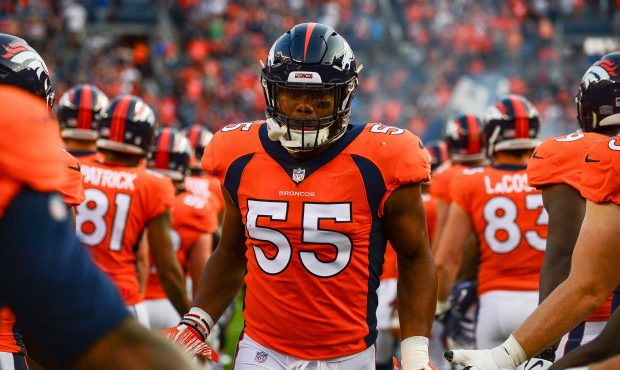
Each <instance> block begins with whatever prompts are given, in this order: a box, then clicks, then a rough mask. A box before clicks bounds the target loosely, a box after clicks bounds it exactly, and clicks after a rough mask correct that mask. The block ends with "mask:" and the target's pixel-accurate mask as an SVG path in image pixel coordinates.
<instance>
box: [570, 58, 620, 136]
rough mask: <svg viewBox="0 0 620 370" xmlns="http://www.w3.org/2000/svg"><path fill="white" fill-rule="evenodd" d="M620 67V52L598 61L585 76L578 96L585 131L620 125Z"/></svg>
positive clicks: (578, 107) (579, 114)
mask: <svg viewBox="0 0 620 370" xmlns="http://www.w3.org/2000/svg"><path fill="white" fill-rule="evenodd" d="M619 66H620V52H617V53H611V54H607V55H605V56H603V57H602V58H601V59H599V60H598V61H596V62H595V63H594V64H593V65H592V66H591V67H590V68H588V70H587V71H586V73H585V74H584V75H583V78H582V79H581V83H580V84H579V92H578V93H577V96H576V97H575V102H576V104H577V118H578V120H579V125H580V126H581V129H582V130H583V131H586V132H588V131H596V132H601V131H606V130H609V129H610V128H609V126H618V125H620V68H619ZM615 129H616V128H612V130H615Z"/></svg>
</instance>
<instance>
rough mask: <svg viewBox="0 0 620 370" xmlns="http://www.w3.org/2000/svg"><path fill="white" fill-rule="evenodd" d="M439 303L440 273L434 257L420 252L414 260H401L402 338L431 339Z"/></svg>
mask: <svg viewBox="0 0 620 370" xmlns="http://www.w3.org/2000/svg"><path fill="white" fill-rule="evenodd" d="M436 299H437V273H436V271H435V263H434V261H433V257H432V254H431V252H430V250H429V249H427V248H420V251H419V252H418V254H416V255H415V256H413V257H410V256H404V257H401V256H399V258H398V315H399V319H400V330H401V333H402V338H403V339H405V338H408V337H412V336H424V337H428V336H429V335H430V331H431V326H432V324H433V318H434V316H435V304H436Z"/></svg>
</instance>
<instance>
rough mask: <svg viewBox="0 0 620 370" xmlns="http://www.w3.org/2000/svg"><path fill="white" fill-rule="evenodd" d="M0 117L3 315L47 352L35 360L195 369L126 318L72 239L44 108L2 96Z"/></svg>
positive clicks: (12, 357)
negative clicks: (10, 316) (11, 315)
mask: <svg viewBox="0 0 620 370" xmlns="http://www.w3.org/2000/svg"><path fill="white" fill-rule="evenodd" d="M0 111H1V112H2V114H1V115H0V130H1V131H2V133H3V134H2V135H0V240H2V243H1V247H0V265H1V266H0V305H2V306H6V307H10V308H11V309H12V311H13V312H14V313H15V316H17V320H18V323H19V324H20V325H21V328H22V329H23V330H24V331H25V332H27V333H28V334H29V339H30V340H31V341H30V342H28V343H29V344H32V343H35V342H36V343H35V344H36V345H37V347H40V348H41V349H42V350H43V351H41V353H40V354H41V355H42V356H41V357H38V358H37V359H38V360H39V361H41V362H42V363H43V365H45V366H46V367H47V368H50V369H52V368H53V369H80V370H81V369H84V370H86V369H88V370H93V369H118V370H133V369H136V368H154V366H157V368H158V369H170V370H172V369H175V370H178V369H188V370H189V369H194V367H192V365H190V364H189V363H188V361H187V360H186V359H184V356H182V355H181V354H180V353H178V351H177V350H175V349H174V348H172V347H171V346H169V345H167V343H165V342H164V341H163V340H159V339H158V338H157V337H156V336H155V335H153V334H152V333H150V332H149V331H148V330H146V329H144V328H142V327H141V326H140V325H139V324H138V323H137V322H136V321H135V320H134V319H132V318H130V317H129V314H128V312H127V310H126V309H125V308H124V307H123V303H122V300H121V297H120V296H119V294H118V293H117V291H116V289H115V288H114V287H113V285H112V284H111V283H110V282H109V281H108V279H107V278H106V277H105V276H104V275H103V274H102V273H101V272H100V271H99V270H98V269H97V268H96V267H95V266H94V264H93V263H92V260H91V259H90V257H89V256H88V253H87V252H85V251H84V249H83V248H82V247H81V246H80V245H79V243H78V241H77V239H76V238H75V234H74V230H73V227H72V225H71V222H70V218H69V212H68V211H67V209H66V207H65V206H64V204H63V202H62V201H61V200H60V198H59V197H58V195H56V194H54V193H53V192H55V191H56V190H57V189H59V188H62V187H63V186H64V184H65V178H64V177H65V175H66V173H65V171H63V168H64V164H63V162H62V161H63V158H62V154H61V153H60V152H59V151H58V136H59V134H60V133H59V128H58V125H57V123H56V121H55V120H54V118H53V117H52V116H51V115H50V112H49V110H48V108H47V107H46V105H45V104H44V103H43V102H42V101H41V100H40V99H38V98H34V97H32V96H31V95H30V94H26V93H25V92H23V91H21V90H19V89H17V88H15V87H9V86H0ZM0 325H2V326H3V327H2V329H4V325H5V322H4V321H2V322H0ZM4 343H5V342H4V340H3V345H4ZM111 353H112V354H114V355H112V356H111V355H110V354H111ZM0 368H2V370H22V369H27V367H26V364H25V362H24V359H23V354H20V353H19V352H16V353H11V351H5V350H4V347H3V352H2V353H0Z"/></svg>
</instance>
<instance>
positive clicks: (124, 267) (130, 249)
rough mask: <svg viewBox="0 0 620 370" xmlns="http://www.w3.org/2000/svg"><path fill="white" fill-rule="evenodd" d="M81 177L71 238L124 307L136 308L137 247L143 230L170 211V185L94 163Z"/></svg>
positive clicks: (146, 173) (137, 171)
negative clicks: (86, 252)
mask: <svg viewBox="0 0 620 370" xmlns="http://www.w3.org/2000/svg"><path fill="white" fill-rule="evenodd" d="M82 176H83V182H84V192H85V194H86V200H85V201H84V202H83V203H82V204H81V205H80V206H79V207H78V208H77V213H76V230H77V236H78V238H79V240H80V242H81V243H82V244H84V245H85V246H86V247H89V248H88V250H89V251H90V252H91V255H92V257H93V260H94V261H95V263H96V264H97V266H99V268H101V269H102V270H103V271H105V272H106V273H107V274H108V276H109V277H110V278H111V279H112V281H113V282H114V284H115V285H116V287H117V288H118V289H119V291H120V293H121V295H122V297H123V299H124V301H125V303H126V304H127V305H133V304H136V303H139V302H140V301H142V299H143V298H142V297H141V295H140V293H139V287H138V278H137V273H136V267H135V264H136V255H135V253H136V250H137V245H138V242H139V240H140V235H141V234H142V231H143V230H144V226H145V225H146V224H148V223H149V222H150V221H151V220H152V219H153V218H155V217H156V216H158V215H160V214H162V213H163V212H165V211H166V210H168V209H170V207H171V206H172V204H173V202H174V188H173V186H172V182H171V181H170V179H168V178H166V177H164V176H162V175H160V174H158V173H156V172H153V171H150V170H147V169H146V168H142V167H124V166H116V165H114V166H113V165H107V164H101V163H98V162H95V161H92V162H89V163H88V164H83V165H82Z"/></svg>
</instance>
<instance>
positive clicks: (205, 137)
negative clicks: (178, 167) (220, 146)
mask: <svg viewBox="0 0 620 370" xmlns="http://www.w3.org/2000/svg"><path fill="white" fill-rule="evenodd" d="M184 134H185V137H187V139H188V140H189V143H190V145H191V146H192V149H193V150H194V155H195V156H196V160H195V161H193V162H192V163H191V164H190V168H191V169H193V170H200V169H201V167H200V160H201V159H202V155H203V154H204V152H205V148H206V147H207V145H209V142H210V141H211V139H212V138H213V133H212V132H211V131H209V129H207V128H206V127H205V126H202V125H194V126H192V127H190V128H189V129H186V130H185V131H184Z"/></svg>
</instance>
